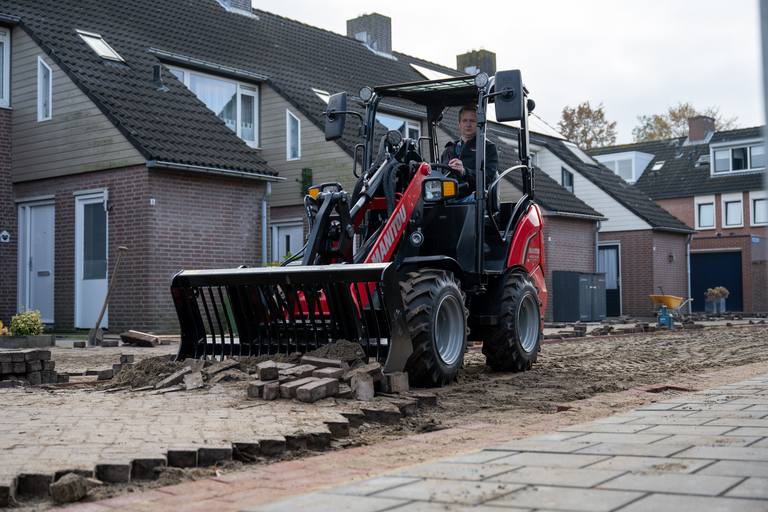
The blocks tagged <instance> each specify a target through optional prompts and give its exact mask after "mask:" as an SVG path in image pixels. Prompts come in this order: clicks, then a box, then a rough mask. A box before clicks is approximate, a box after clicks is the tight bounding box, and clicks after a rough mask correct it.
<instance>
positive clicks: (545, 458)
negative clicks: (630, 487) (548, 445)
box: [480, 450, 612, 469]
mask: <svg viewBox="0 0 768 512" xmlns="http://www.w3.org/2000/svg"><path fill="white" fill-rule="evenodd" d="M486 452H487V450H486V451H483V452H480V453H486ZM488 453H498V452H488ZM607 459H609V457H606V456H602V455H578V454H574V453H568V454H564V453H533V452H522V453H516V454H514V455H509V456H506V457H502V458H499V459H495V460H491V461H489V464H504V465H506V466H517V467H522V466H534V467H550V468H574V469H575V468H582V467H585V466H590V467H594V465H595V464H597V463H599V462H601V461H604V460H607ZM601 469H612V468H601Z"/></svg>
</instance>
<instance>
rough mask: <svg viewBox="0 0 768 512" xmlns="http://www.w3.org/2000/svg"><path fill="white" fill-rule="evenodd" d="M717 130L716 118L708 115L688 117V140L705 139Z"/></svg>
mask: <svg viewBox="0 0 768 512" xmlns="http://www.w3.org/2000/svg"><path fill="white" fill-rule="evenodd" d="M714 131H715V120H714V119H712V118H711V117H707V116H696V117H689V118H688V142H696V141H699V140H705V139H706V138H707V136H708V135H709V133H710V132H714Z"/></svg>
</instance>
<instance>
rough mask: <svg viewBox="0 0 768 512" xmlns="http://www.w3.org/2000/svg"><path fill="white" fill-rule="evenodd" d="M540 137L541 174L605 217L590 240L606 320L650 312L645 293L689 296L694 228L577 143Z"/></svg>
mask: <svg viewBox="0 0 768 512" xmlns="http://www.w3.org/2000/svg"><path fill="white" fill-rule="evenodd" d="M542 138H543V148H542V152H541V153H540V155H539V157H538V165H539V167H540V168H541V169H542V171H544V172H545V173H546V174H548V175H549V177H550V178H552V179H553V180H556V181H558V182H559V183H560V184H561V185H562V186H563V187H565V188H567V189H568V190H569V191H571V192H572V193H573V194H574V195H575V196H576V197H578V198H579V199H581V200H583V201H584V202H585V203H587V204H589V205H590V206H591V207H593V208H595V209H596V210H598V211H599V212H601V213H602V214H603V215H604V216H605V217H606V220H602V221H600V222H599V224H598V226H597V229H596V230H595V232H593V233H592V234H591V236H592V240H595V238H596V241H595V244H594V246H593V247H595V246H596V248H595V249H593V250H594V251H595V253H596V259H597V265H596V268H597V271H598V272H605V274H606V310H607V316H619V315H637V316H647V315H649V314H651V313H652V312H653V309H654V306H653V303H652V301H651V299H650V298H649V295H654V294H658V293H659V286H661V287H663V289H664V292H665V293H666V294H669V295H679V296H683V295H687V281H688V274H687V270H688V264H687V258H686V254H687V245H688V243H689V240H690V237H691V235H692V234H693V233H695V230H694V229H692V228H690V227H689V226H687V225H686V224H685V223H684V222H682V221H681V220H680V219H678V218H676V217H675V216H673V215H671V214H670V213H669V212H667V211H666V210H665V209H663V208H661V207H660V206H659V205H657V204H656V203H654V202H653V201H652V200H651V199H650V198H649V197H648V196H646V195H644V194H643V193H642V192H641V191H640V190H638V189H637V188H634V187H632V186H630V185H628V184H627V182H626V181H624V180H623V179H622V178H621V177H620V176H618V175H616V174H615V173H613V172H611V171H610V169H608V168H606V167H605V166H604V165H601V164H600V163H599V162H598V161H596V160H594V159H593V158H591V157H590V156H589V155H587V154H586V153H585V152H583V151H582V150H580V149H579V148H578V147H576V145H575V144H573V143H571V142H569V141H566V140H562V139H557V138H554V137H551V136H546V137H542Z"/></svg>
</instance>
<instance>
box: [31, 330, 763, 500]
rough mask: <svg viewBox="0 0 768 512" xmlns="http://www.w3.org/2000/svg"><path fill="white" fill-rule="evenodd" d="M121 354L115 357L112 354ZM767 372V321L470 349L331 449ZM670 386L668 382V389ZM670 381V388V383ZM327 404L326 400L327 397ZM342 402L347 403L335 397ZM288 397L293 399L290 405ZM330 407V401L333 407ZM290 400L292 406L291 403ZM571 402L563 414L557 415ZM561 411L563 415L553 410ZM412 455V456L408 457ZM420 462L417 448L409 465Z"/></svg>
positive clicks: (526, 424)
mask: <svg viewBox="0 0 768 512" xmlns="http://www.w3.org/2000/svg"><path fill="white" fill-rule="evenodd" d="M177 347H178V345H175V346H174V345H171V346H170V347H157V348H153V349H142V348H130V347H119V348H116V349H87V350H85V351H83V350H77V349H71V350H66V349H56V354H55V356H54V359H55V360H56V364H57V370H60V371H66V369H72V368H74V367H78V368H87V369H98V368H108V367H111V365H112V364H113V363H115V362H119V354H121V353H133V354H134V355H135V357H136V361H137V362H138V361H139V360H141V359H143V358H146V357H156V356H159V355H163V354H172V353H175V351H176V349H177ZM115 359H117V361H115ZM767 373H768V328H765V327H764V326H762V325H754V326H747V325H734V326H731V327H726V326H719V325H718V326H712V327H707V328H706V329H704V330H692V331H674V332H665V333H655V334H645V335H628V336H620V337H614V338H582V339H569V340H567V341H566V340H564V342H561V343H548V344H545V345H543V347H542V351H541V353H540V354H539V359H538V362H537V363H536V364H535V365H534V367H533V369H532V371H529V372H525V373H520V374H506V373H495V372H492V371H491V370H490V369H489V368H488V367H487V366H486V365H485V358H484V356H483V355H482V354H481V352H480V350H478V349H472V350H470V351H469V353H468V354H467V355H466V358H465V368H464V370H462V372H461V374H460V383H459V384H458V385H452V386H448V387H445V388H441V389H432V390H418V393H419V394H424V393H430V394H434V395H436V396H437V398H438V406H437V407H432V408H422V409H420V410H419V411H418V412H417V413H416V414H415V415H413V416H408V417H405V418H403V421H402V423H401V425H399V426H390V427H385V426H380V425H374V424H363V425H362V426H361V427H359V428H352V429H351V434H350V437H349V438H348V439H341V440H335V441H334V442H333V445H332V448H331V449H332V450H343V449H345V448H347V447H351V446H360V445H367V444H375V443H380V442H386V441H390V440H394V439H398V438H401V437H406V436H409V435H413V434H418V433H422V432H426V431H433V430H439V429H443V428H450V427H453V426H456V425H466V424H472V423H481V422H482V423H492V424H508V425H509V426H510V429H513V430H515V431H516V432H518V433H519V435H520V437H526V436H532V435H537V434H539V433H543V432H539V431H532V430H531V426H532V425H537V424H540V423H542V422H545V421H546V420H547V418H553V417H557V418H562V419H563V420H564V421H566V422H567V423H568V424H577V423H582V422H586V421H590V420H593V419H597V418H602V417H606V416H610V415H612V414H616V413H621V412H626V411H627V410H631V409H635V408H638V407H642V406H643V405H646V404H648V403H651V402H657V401H661V400H664V399H667V398H669V397H670V396H671V395H675V394H681V393H686V392H692V391H696V390H701V389H708V388H712V387H716V386H719V385H723V384H726V383H729V382H738V381H742V380H747V379H749V378H752V377H755V376H759V375H765V374H767ZM642 386H657V387H660V388H661V389H659V390H658V391H659V392H657V393H646V392H638V391H634V389H635V388H638V387H642ZM665 386H667V388H666V389H664V387H665ZM672 388H674V389H672ZM324 402H326V403H324V404H323V406H324V407H327V406H328V405H329V404H328V403H327V400H326V401H324ZM336 402H338V404H337V406H339V407H341V406H342V405H341V404H342V402H343V401H342V400H336ZM286 403H287V404H290V402H286ZM330 405H331V406H333V404H330ZM287 406H289V405H287ZM558 406H565V407H561V408H567V410H566V411H565V412H557V411H558ZM555 414H557V415H558V416H554V415H555ZM316 453H317V452H291V453H289V454H287V456H286V457H287V458H301V457H306V456H312V455H314V454H316ZM450 455H451V454H446V457H448V456H450ZM409 457H410V456H409ZM274 462H276V461H275V460H269V459H264V458H262V459H259V460H257V461H255V462H254V463H252V464H243V463H239V462H231V463H226V464H222V465H219V466H218V467H217V468H215V469H211V468H209V469H207V470H195V471H186V472H185V471H181V470H175V469H172V470H168V472H167V474H163V475H160V479H159V480H156V481H152V482H146V483H140V484H136V483H131V484H125V485H112V486H105V487H101V488H94V489H92V490H91V492H90V494H89V496H88V497H87V498H86V499H85V500H84V501H94V500H98V499H105V498H108V497H113V496H119V495H122V494H126V493H129V492H141V491H144V490H148V489H150V488H154V487H159V486H162V485H171V484H174V483H181V482H183V481H189V480H193V479H199V478H208V477H210V476H212V475H213V474H214V471H219V472H220V473H229V472H233V471H241V470H244V469H250V468H252V467H253V464H270V463H274ZM422 462H428V461H427V460H423V461H422V460H421V459H420V458H419V454H417V453H414V454H413V455H412V457H410V458H409V461H408V464H409V465H415V464H419V463H422ZM19 505H20V506H21V508H18V510H25V511H30V512H31V511H42V510H47V509H49V508H51V507H52V504H51V502H50V501H48V500H44V499H33V500H29V501H26V502H23V503H20V504H19Z"/></svg>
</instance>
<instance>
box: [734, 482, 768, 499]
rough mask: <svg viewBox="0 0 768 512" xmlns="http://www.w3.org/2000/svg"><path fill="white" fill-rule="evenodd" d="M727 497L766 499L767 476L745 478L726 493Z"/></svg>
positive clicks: (767, 489) (767, 495)
mask: <svg viewBox="0 0 768 512" xmlns="http://www.w3.org/2000/svg"><path fill="white" fill-rule="evenodd" d="M725 496H727V497H729V498H750V499H758V500H768V478H747V479H746V480H745V481H744V482H742V483H740V484H739V485H737V486H736V487H734V488H733V489H731V490H730V491H728V492H727V493H725Z"/></svg>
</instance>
